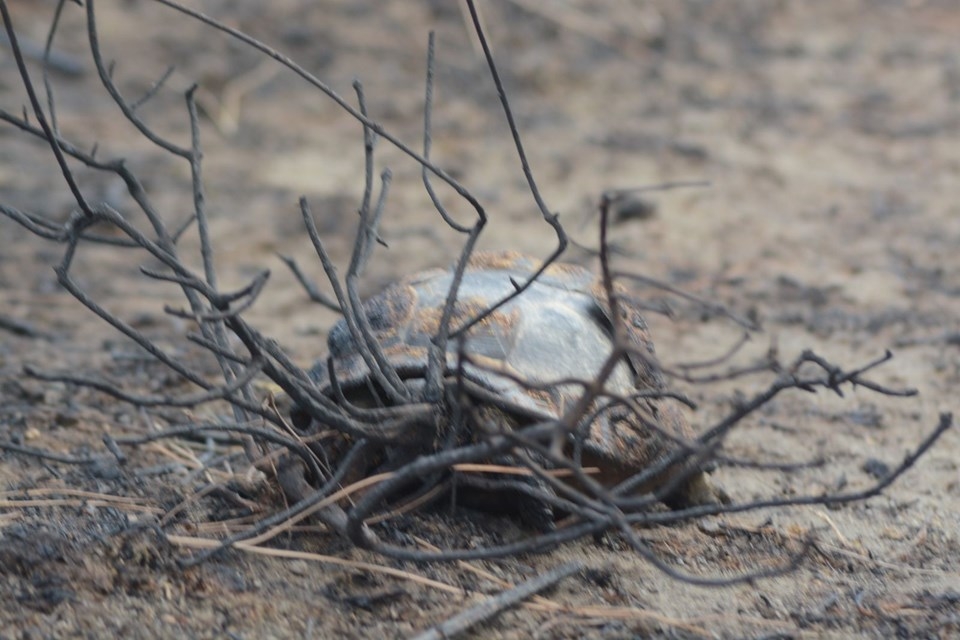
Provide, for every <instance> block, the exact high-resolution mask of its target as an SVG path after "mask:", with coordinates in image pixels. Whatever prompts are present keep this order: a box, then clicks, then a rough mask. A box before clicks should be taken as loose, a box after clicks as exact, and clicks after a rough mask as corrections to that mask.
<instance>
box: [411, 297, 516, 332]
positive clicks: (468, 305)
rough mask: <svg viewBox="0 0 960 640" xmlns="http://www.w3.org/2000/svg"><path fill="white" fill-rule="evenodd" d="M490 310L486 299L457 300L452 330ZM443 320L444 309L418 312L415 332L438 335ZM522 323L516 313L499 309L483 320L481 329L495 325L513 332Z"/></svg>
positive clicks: (425, 309)
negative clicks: (518, 323)
mask: <svg viewBox="0 0 960 640" xmlns="http://www.w3.org/2000/svg"><path fill="white" fill-rule="evenodd" d="M488 308H489V301H488V300H485V299H484V298H464V299H462V300H457V302H456V303H455V304H454V305H453V317H452V318H451V328H453V329H456V326H457V325H458V324H461V323H463V322H467V321H469V320H471V319H473V318H475V317H477V316H479V315H480V314H481V313H483V312H484V311H486V310H487V309H488ZM442 319H443V308H442V307H436V308H421V309H418V310H417V316H416V318H415V319H414V321H415V322H416V325H415V326H414V331H416V332H418V333H424V334H426V335H430V336H432V335H436V333H437V332H438V331H439V330H440V321H441V320H442ZM519 321H520V317H519V314H518V313H517V312H516V311H503V310H502V309H497V310H496V311H494V312H493V313H491V314H490V315H488V316H487V317H485V318H484V319H483V320H481V321H480V323H479V325H478V326H479V327H489V326H490V325H495V326H496V327H497V328H498V330H499V331H501V332H507V334H509V332H511V331H513V328H514V327H515V326H516V324H517V322H519Z"/></svg>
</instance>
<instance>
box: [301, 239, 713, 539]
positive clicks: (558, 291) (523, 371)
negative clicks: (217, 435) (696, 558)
mask: <svg viewBox="0 0 960 640" xmlns="http://www.w3.org/2000/svg"><path fill="white" fill-rule="evenodd" d="M537 268H538V263H537V261H535V260H533V259H531V258H529V257H525V256H523V255H521V254H518V253H514V252H497V253H487V252H481V253H476V254H474V256H473V257H472V258H471V260H470V261H469V263H468V264H467V266H466V269H465V270H464V274H463V278H462V281H461V284H460V287H459V290H458V294H457V302H456V304H455V305H454V307H453V313H452V319H451V321H450V326H451V327H453V328H456V327H458V326H462V325H463V324H464V323H466V322H469V321H471V320H472V319H473V318H475V317H477V316H478V315H479V314H481V313H482V312H484V311H486V310H487V309H489V308H490V307H492V306H493V305H494V304H496V303H497V302H499V301H501V300H502V299H503V298H506V297H507V296H509V295H510V294H512V293H516V287H517V286H518V283H520V282H525V281H527V280H528V279H529V278H530V276H531V275H532V274H533V273H534V272H535V271H536V269H537ZM453 277H454V269H453V268H450V269H447V270H442V269H434V270H430V271H425V272H421V273H417V274H415V275H412V276H409V277H406V278H404V279H403V280H401V281H399V282H397V283H395V284H393V285H391V286H389V287H388V288H387V289H385V290H384V291H383V292H381V293H380V294H378V295H376V296H374V297H372V298H370V299H369V300H367V301H366V302H364V303H363V311H362V313H363V316H364V318H365V319H366V322H367V323H368V327H369V330H370V332H371V333H372V337H373V339H374V340H375V341H376V343H377V344H378V345H379V347H380V349H381V351H382V354H383V359H382V360H381V362H383V361H384V360H385V361H386V363H388V365H389V366H391V367H392V369H393V370H394V371H395V372H396V374H397V377H398V378H399V380H400V382H401V384H402V385H403V387H404V388H405V389H406V390H408V391H409V396H410V397H411V398H420V399H422V396H423V393H424V390H425V388H426V387H427V380H426V378H427V371H428V361H429V349H430V345H431V341H432V340H433V339H434V337H435V335H436V334H437V332H438V329H439V327H440V322H441V316H442V311H443V308H444V303H445V301H446V298H447V296H448V293H449V290H450V286H451V283H452V280H453ZM618 287H619V285H618ZM618 290H619V291H620V292H621V293H623V291H622V289H618ZM619 308H620V309H621V312H622V314H623V317H624V323H623V324H624V325H625V327H626V332H627V335H628V337H629V340H630V341H631V343H632V347H633V349H632V352H631V353H629V354H628V355H627V356H626V357H624V358H623V360H622V361H620V362H618V363H616V365H615V366H614V368H613V371H612V373H611V374H610V376H609V378H608V379H607V381H606V383H605V389H606V390H607V391H610V392H611V393H612V394H618V395H620V396H633V397H634V400H635V402H634V403H633V409H632V410H630V409H627V407H625V406H624V405H623V403H613V402H609V401H608V404H609V405H610V406H608V407H606V409H604V410H594V411H590V412H587V413H586V416H587V418H585V420H584V421H585V422H586V424H580V425H577V428H576V429H575V430H572V431H571V434H570V436H569V439H570V442H569V443H568V446H567V453H568V454H569V453H570V451H572V450H573V449H574V447H575V446H577V447H578V448H577V451H578V452H579V457H578V458H577V460H578V462H579V463H580V464H582V466H583V467H595V468H599V474H598V476H597V479H598V481H600V482H601V483H603V484H604V485H606V486H613V485H615V484H617V483H619V482H621V481H623V480H625V479H627V478H629V477H631V476H633V475H635V474H637V473H638V472H641V471H643V470H644V469H647V468H649V467H650V466H651V465H653V464H655V463H656V462H657V461H658V460H661V458H662V457H663V456H666V455H668V454H670V453H671V452H673V451H675V450H676V448H677V446H679V445H678V444H677V443H678V442H682V441H691V440H693V438H694V434H693V431H692V430H691V428H690V426H689V424H688V422H687V420H686V418H685V417H684V415H683V413H682V412H681V410H680V409H679V407H678V406H677V402H676V401H675V400H672V399H669V398H666V397H663V396H662V395H660V394H659V393H658V392H662V391H663V390H664V389H665V383H664V376H663V373H662V372H661V369H660V366H659V365H658V363H657V359H656V355H655V352H654V346H653V342H652V341H651V339H650V334H649V331H648V328H647V325H646V323H645V321H644V319H643V317H642V315H641V314H640V311H639V309H638V308H637V306H636V304H635V303H634V302H632V301H630V300H629V298H627V297H621V298H620V304H619ZM612 332H613V326H612V323H611V320H610V309H609V305H608V303H607V295H606V292H605V290H604V287H603V286H602V283H601V281H600V280H599V278H598V277H596V276H595V275H594V274H593V273H592V272H591V271H589V270H588V269H586V268H583V267H579V266H575V265H572V264H566V263H554V264H552V265H550V266H549V267H548V268H547V269H546V270H545V271H544V272H543V273H542V274H541V276H540V277H539V278H538V279H537V280H536V281H535V282H534V283H533V284H532V285H531V286H530V287H529V288H527V289H525V290H524V291H522V292H521V293H520V294H519V295H516V296H515V297H513V298H512V299H510V300H509V301H508V302H506V303H505V304H503V305H502V306H500V307H498V308H497V309H495V310H494V311H493V312H492V313H490V314H489V315H488V316H487V317H485V318H484V319H483V320H481V321H480V322H478V323H476V324H474V325H473V326H472V327H471V328H470V329H469V330H468V331H467V332H466V333H465V336H464V342H463V344H462V345H461V344H459V342H458V341H457V340H453V339H451V340H449V341H448V343H447V348H446V355H445V362H443V372H442V375H443V376H445V377H446V378H447V379H450V378H451V377H452V376H456V375H459V376H461V378H460V379H461V380H466V381H469V382H470V383H471V384H470V385H468V386H467V387H465V389H466V391H464V392H463V393H462V394H461V397H460V401H465V402H466V404H467V405H468V407H467V408H468V413H469V414H470V415H471V416H472V421H471V422H470V424H471V425H472V426H471V428H470V429H468V430H467V431H468V433H466V434H462V435H460V436H458V437H459V440H458V442H457V444H464V443H469V442H477V441H479V440H480V439H481V438H482V437H484V434H488V433H491V432H495V431H497V430H498V429H509V428H516V427H517V426H521V425H523V424H529V423H531V422H535V421H538V420H540V421H542V420H558V419H560V418H561V417H562V416H564V415H565V414H566V412H567V411H568V410H570V408H571V407H573V406H574V404H575V403H577V402H578V400H579V399H580V397H581V395H582V392H583V385H581V384H577V383H576V382H573V380H587V381H589V380H591V379H592V378H594V377H595V376H596V375H597V374H598V372H599V371H600V369H601V367H602V366H603V365H604V362H605V360H607V359H608V356H609V355H610V354H611V352H612V345H613V338H612ZM357 338H359V335H358V334H357V329H356V327H355V328H354V329H353V330H351V328H350V326H349V325H348V324H347V322H346V321H345V320H341V321H340V322H338V323H337V324H336V325H335V326H334V327H333V328H332V330H331V331H330V333H329V335H328V341H327V342H328V349H329V355H328V357H325V358H322V359H320V360H319V361H318V362H317V363H316V365H315V366H314V367H313V369H311V371H310V377H311V378H312V379H313V381H314V382H315V383H316V385H317V388H318V389H319V391H320V392H322V393H323V394H324V395H326V396H328V397H329V398H331V399H339V401H341V402H342V401H344V400H348V401H349V403H351V404H355V405H360V406H366V407H376V406H384V405H390V404H391V400H390V398H389V397H387V396H388V394H386V393H384V390H383V389H382V388H380V387H379V386H378V385H376V384H374V383H373V382H372V378H373V376H372V374H371V370H370V366H371V365H372V366H377V365H376V364H375V363H373V362H371V360H370V357H369V356H368V357H366V358H365V357H364V356H363V355H362V354H361V350H360V349H359V348H358V341H357ZM461 354H464V355H465V356H466V357H465V358H461ZM461 359H462V360H463V361H462V362H461V361H460V360H461ZM331 374H332V376H331ZM563 381H565V382H563ZM554 382H556V383H554ZM471 389H472V390H473V391H471ZM638 392H639V393H638ZM643 392H647V393H646V394H644V393H643ZM464 395H465V396H466V398H465V399H464V398H463V396H464ZM491 398H495V399H496V400H495V401H491ZM598 402H602V400H597V401H595V403H594V404H595V405H596V404H597V403H598ZM638 405H639V412H640V414H642V415H638ZM292 421H293V423H294V425H295V426H296V427H297V428H298V429H299V430H300V431H301V432H304V433H308V432H312V431H317V430H318V429H320V428H321V427H322V426H323V425H318V424H316V423H315V422H314V421H313V420H312V419H311V418H310V417H309V415H307V413H306V412H305V411H302V410H299V409H297V408H294V410H293V412H292ZM441 422H442V421H441ZM582 422H583V421H582ZM651 425H654V426H651ZM443 428H444V425H442V424H441V425H440V426H439V431H440V432H442V431H443ZM470 431H472V432H470ZM664 434H667V435H664ZM431 435H432V437H428V438H427V439H426V440H424V439H422V438H420V437H415V436H414V435H413V434H411V437H410V442H408V443H404V442H402V440H403V438H400V441H399V442H397V441H394V442H388V443H384V444H383V446H382V447H381V449H380V450H379V453H378V454H377V455H374V456H372V457H370V456H368V457H367V458H366V459H365V462H363V463H362V464H361V465H360V468H359V469H357V470H354V478H353V479H359V478H358V477H356V476H357V475H358V474H359V475H363V474H371V473H374V472H379V471H383V470H391V469H396V468H399V467H400V466H401V465H403V464H404V463H406V462H409V461H410V460H412V459H414V458H415V457H416V456H418V455H422V454H428V453H433V452H435V451H437V450H438V449H439V448H440V447H441V446H443V444H442V443H443V442H444V439H443V437H442V436H443V434H442V433H439V432H438V433H434V434H431ZM350 440H351V438H350V437H349V436H347V435H345V434H343V435H341V436H340V441H339V443H338V444H334V445H327V446H326V448H325V449H324V451H323V455H324V456H325V457H327V458H328V459H330V461H331V463H335V462H336V458H337V457H338V456H342V454H343V452H344V451H345V444H346V443H347V442H348V441H350ZM447 442H448V444H449V439H448V440H447ZM510 460H511V458H510V457H509V456H508V457H507V458H505V459H498V460H493V461H490V462H509V461H510ZM673 473H676V470H673V471H670V472H667V473H664V474H661V475H660V476H658V477H657V479H656V480H655V481H654V483H653V485H654V486H645V487H641V489H642V490H644V491H649V490H655V489H657V487H658V486H660V487H662V486H663V485H665V484H666V483H667V482H668V481H669V480H670V479H671V477H672V474H673ZM684 473H685V475H686V478H685V479H684V480H683V481H682V482H679V483H677V482H674V483H673V484H677V485H678V486H677V487H676V489H675V490H674V491H672V493H671V494H670V495H668V496H665V498H664V502H665V503H666V504H667V505H668V506H669V507H672V508H675V509H680V508H687V507H692V506H699V505H707V504H718V503H721V502H727V497H726V494H724V493H723V492H722V491H721V490H719V489H716V488H715V487H714V486H713V485H712V484H711V483H710V481H709V479H708V477H707V475H706V472H705V471H704V470H702V469H693V470H686V471H685V472H684ZM530 482H534V483H535V482H536V481H534V480H530ZM488 484H489V483H488ZM475 493H478V494H483V493H484V492H475ZM495 493H496V491H494V492H492V494H495ZM529 493H530V492H527V494H525V495H519V494H515V498H516V499H515V500H504V499H501V498H499V497H494V498H492V502H494V503H495V504H499V505H504V506H506V505H509V504H511V503H512V504H514V505H515V508H514V509H513V511H516V512H518V514H519V515H520V516H521V519H522V520H524V521H525V522H526V523H527V524H529V525H531V526H534V527H536V528H538V529H549V528H551V526H552V523H553V521H554V519H555V517H556V514H554V513H553V510H552V509H551V507H550V506H549V505H546V504H543V503H542V502H539V503H537V504H530V502H531V499H530V498H529ZM486 494H487V496H488V497H489V496H490V495H492V494H491V492H490V491H487V492H486ZM474 498H476V495H474ZM458 499H459V498H458ZM477 502H478V503H483V502H487V501H485V500H484V499H482V498H481V499H479V500H477ZM531 507H533V508H531ZM505 510H507V511H510V510H511V509H509V508H506V509H505Z"/></svg>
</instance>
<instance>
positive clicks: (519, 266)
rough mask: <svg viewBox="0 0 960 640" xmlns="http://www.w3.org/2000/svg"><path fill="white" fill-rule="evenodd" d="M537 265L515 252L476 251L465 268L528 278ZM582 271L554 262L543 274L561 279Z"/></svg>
mask: <svg viewBox="0 0 960 640" xmlns="http://www.w3.org/2000/svg"><path fill="white" fill-rule="evenodd" d="M539 264H540V262H538V261H537V260H535V259H532V258H530V257H529V256H525V255H523V254H522V253H519V252H517V251H478V252H477V253H475V254H473V256H471V258H470V261H469V262H468V263H467V268H468V269H471V270H474V269H476V270H481V271H515V272H517V273H518V274H525V275H527V276H530V275H533V272H534V271H535V270H536V268H537V267H538V266H539ZM583 271H584V269H583V267H579V266H577V265H575V264H569V263H566V262H554V263H553V264H551V265H550V266H549V267H547V269H546V271H544V274H545V275H548V276H552V277H557V278H560V279H563V276H566V275H568V274H571V273H573V274H580V273H582V272H583Z"/></svg>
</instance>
